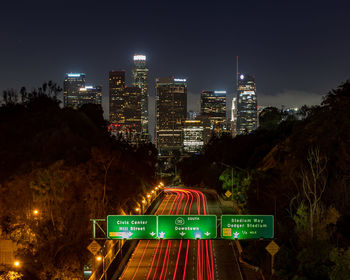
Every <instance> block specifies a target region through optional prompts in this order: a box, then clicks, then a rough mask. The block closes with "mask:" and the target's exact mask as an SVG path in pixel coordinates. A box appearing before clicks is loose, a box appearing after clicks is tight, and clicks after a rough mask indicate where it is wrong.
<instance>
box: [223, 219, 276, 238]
mask: <svg viewBox="0 0 350 280" xmlns="http://www.w3.org/2000/svg"><path fill="white" fill-rule="evenodd" d="M273 237H274V223H273V216H272V215H222V216H221V238H223V239H260V238H268V239H271V238H273Z"/></svg>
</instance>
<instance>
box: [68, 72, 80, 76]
mask: <svg viewBox="0 0 350 280" xmlns="http://www.w3.org/2000/svg"><path fill="white" fill-rule="evenodd" d="M80 76H81V74H79V73H71V74H68V77H80Z"/></svg>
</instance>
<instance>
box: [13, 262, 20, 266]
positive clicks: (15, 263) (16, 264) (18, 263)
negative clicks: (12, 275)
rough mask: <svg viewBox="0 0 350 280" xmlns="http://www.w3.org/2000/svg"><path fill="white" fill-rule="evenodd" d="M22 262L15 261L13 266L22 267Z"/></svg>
mask: <svg viewBox="0 0 350 280" xmlns="http://www.w3.org/2000/svg"><path fill="white" fill-rule="evenodd" d="M20 265H21V263H20V262H19V261H14V262H13V266H14V267H20Z"/></svg>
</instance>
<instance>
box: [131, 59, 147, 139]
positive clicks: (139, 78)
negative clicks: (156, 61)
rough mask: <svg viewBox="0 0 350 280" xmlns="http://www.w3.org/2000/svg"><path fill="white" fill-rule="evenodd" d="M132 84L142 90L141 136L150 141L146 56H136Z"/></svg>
mask: <svg viewBox="0 0 350 280" xmlns="http://www.w3.org/2000/svg"><path fill="white" fill-rule="evenodd" d="M132 84H133V86H134V87H139V88H140V89H141V125H142V132H141V136H142V138H143V139H144V140H148V139H149V134H148V69H147V68H146V56H145V55H139V54H135V55H134V67H133V70H132Z"/></svg>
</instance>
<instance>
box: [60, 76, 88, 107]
mask: <svg viewBox="0 0 350 280" xmlns="http://www.w3.org/2000/svg"><path fill="white" fill-rule="evenodd" d="M85 83H86V78H85V74H84V73H67V74H66V77H65V79H64V82H63V106H64V107H73V108H78V107H79V106H80V105H81V104H80V89H81V88H85Z"/></svg>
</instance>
